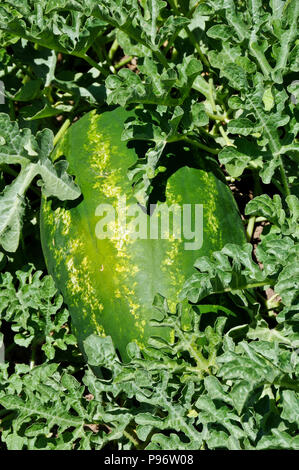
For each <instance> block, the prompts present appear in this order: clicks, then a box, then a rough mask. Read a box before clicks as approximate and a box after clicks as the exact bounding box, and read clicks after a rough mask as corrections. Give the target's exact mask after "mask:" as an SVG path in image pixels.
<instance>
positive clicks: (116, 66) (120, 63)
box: [114, 55, 133, 70]
mask: <svg viewBox="0 0 299 470" xmlns="http://www.w3.org/2000/svg"><path fill="white" fill-rule="evenodd" d="M132 59H133V56H132V55H130V56H129V57H125V58H124V59H123V60H121V61H120V62H118V64H115V65H114V68H115V70H118V69H120V68H121V67H124V66H125V65H127V64H129V63H130V62H131V60H132Z"/></svg>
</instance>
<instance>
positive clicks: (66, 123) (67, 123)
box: [53, 118, 71, 147]
mask: <svg viewBox="0 0 299 470" xmlns="http://www.w3.org/2000/svg"><path fill="white" fill-rule="evenodd" d="M70 125H71V120H70V119H69V118H68V119H66V120H65V121H64V123H63V124H62V126H61V127H60V129H59V131H58V132H57V134H56V135H55V137H54V140H53V145H54V147H55V145H56V144H57V142H58V141H59V140H60V139H61V137H62V136H63V135H64V133H65V132H66V130H67V129H68V128H69V127H70Z"/></svg>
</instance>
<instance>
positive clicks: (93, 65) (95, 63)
mask: <svg viewBox="0 0 299 470" xmlns="http://www.w3.org/2000/svg"><path fill="white" fill-rule="evenodd" d="M79 57H81V59H84V60H85V61H86V62H87V63H88V64H89V65H90V66H91V67H94V68H95V69H97V70H98V71H99V72H101V73H102V74H103V75H104V76H105V77H107V72H106V70H105V69H104V68H103V66H102V65H100V64H98V63H97V62H96V61H95V60H93V59H92V58H91V57H89V55H87V54H84V55H82V56H79Z"/></svg>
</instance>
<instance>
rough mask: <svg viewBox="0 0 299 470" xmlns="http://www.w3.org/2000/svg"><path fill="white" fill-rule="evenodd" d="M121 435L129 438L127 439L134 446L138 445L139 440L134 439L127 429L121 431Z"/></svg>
mask: <svg viewBox="0 0 299 470" xmlns="http://www.w3.org/2000/svg"><path fill="white" fill-rule="evenodd" d="M123 435H124V436H125V437H126V438H127V439H129V441H131V442H132V444H133V445H134V446H135V447H138V446H139V442H138V441H137V440H136V439H135V437H134V436H132V434H130V433H129V432H128V431H123Z"/></svg>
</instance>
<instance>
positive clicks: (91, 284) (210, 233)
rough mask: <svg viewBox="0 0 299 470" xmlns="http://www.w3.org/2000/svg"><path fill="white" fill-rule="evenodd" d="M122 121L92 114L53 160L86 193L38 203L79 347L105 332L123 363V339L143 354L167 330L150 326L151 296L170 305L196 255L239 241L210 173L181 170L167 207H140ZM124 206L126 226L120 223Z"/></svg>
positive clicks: (229, 207) (231, 212)
mask: <svg viewBox="0 0 299 470" xmlns="http://www.w3.org/2000/svg"><path fill="white" fill-rule="evenodd" d="M128 116H130V114H128V113H127V112H126V111H125V110H123V109H122V108H117V109H116V110H113V111H109V112H105V113H103V114H97V113H96V112H94V111H93V112H90V113H88V114H86V115H85V116H84V117H83V118H81V119H80V120H79V121H77V122H76V123H75V124H73V125H72V126H71V127H70V129H69V130H68V131H67V133H66V134H65V136H64V137H63V139H62V140H61V141H60V143H59V145H58V146H57V147H56V149H55V151H54V154H53V160H57V159H58V158H59V157H61V156H64V157H66V159H67V161H68V162H69V171H70V173H71V174H72V175H74V176H75V178H76V182H77V184H78V185H79V186H80V188H81V191H82V197H81V199H80V200H79V201H77V202H76V203H75V204H73V205H72V207H68V206H67V204H60V205H57V201H53V200H47V199H46V198H44V200H43V202H42V207H41V240H42V247H43V252H44V256H45V260H46V263H47V267H48V270H49V272H50V273H51V274H52V275H53V277H54V279H55V281H56V284H57V286H58V288H59V289H60V291H61V292H62V294H63V296H64V299H65V302H66V303H67V305H68V307H69V309H70V312H71V316H72V322H73V327H74V330H75V333H76V335H77V337H78V341H79V345H80V347H82V344H83V341H84V339H85V338H86V337H87V336H89V335H90V334H92V333H97V334H99V335H110V336H111V337H112V339H113V341H114V345H115V347H116V348H117V349H118V351H119V353H120V355H121V357H122V358H123V359H126V358H127V355H126V346H127V344H128V342H130V341H133V340H134V341H136V342H137V344H139V346H140V347H141V348H142V347H143V346H144V345H145V343H146V340H147V338H148V337H149V336H150V335H153V334H154V335H155V336H157V335H160V336H165V335H166V334H167V333H165V331H164V329H163V328H159V327H158V328H157V327H153V326H150V325H149V321H150V319H152V318H155V317H156V314H157V312H156V310H155V308H154V307H153V300H154V297H155V295H156V294H157V293H160V294H161V295H163V296H164V297H166V298H167V299H169V301H170V305H171V306H172V305H174V304H175V303H176V302H177V299H178V294H179V292H180V290H181V288H182V287H183V284H184V281H185V280H186V278H187V277H188V276H190V275H191V274H192V273H193V272H194V268H193V264H194V262H195V260H196V259H197V258H198V257H200V256H201V255H209V254H211V253H212V252H213V251H214V250H219V249H221V248H222V247H223V245H224V244H226V243H228V242H231V243H243V242H244V241H245V236H244V230H243V226H242V222H241V219H240V216H239V214H238V210H237V207H236V204H235V201H234V199H233V197H232V195H231V192H230V190H229V188H228V187H227V186H226V185H225V184H224V183H223V182H222V181H220V180H219V179H218V178H216V177H215V176H214V174H213V173H211V172H205V171H202V170H200V169H196V168H191V167H189V166H184V167H181V168H180V169H178V170H177V171H175V172H174V173H173V174H172V175H171V176H170V177H169V178H168V180H167V183H166V185H165V194H164V199H165V201H164V202H162V201H159V200H157V201H156V203H157V204H156V206H153V210H152V211H146V210H145V208H143V207H141V206H140V205H139V206H138V205H137V204H136V199H135V197H134V195H133V191H132V183H131V181H130V180H129V178H128V176H127V173H128V168H129V167H131V166H132V165H133V164H134V163H135V162H136V159H137V154H136V152H135V150H134V148H133V147H131V148H129V146H128V145H127V144H126V143H125V142H123V141H121V133H122V130H123V126H124V122H125V121H126V119H127V118H128ZM161 199H162V200H163V198H161ZM120 201H121V204H120ZM123 203H125V204H126V206H124V205H122V204H123ZM171 205H173V207H174V212H173V214H174V215H170V217H169V227H168V228H169V230H168V233H167V223H166V225H164V226H163V227H162V225H161V227H159V225H157V224H159V223H161V224H162V223H163V221H162V217H163V210H164V209H166V212H165V213H167V210H168V208H169V207H170V206H171ZM184 205H185V206H184ZM111 207H112V208H113V209H112V210H111V212H110V216H111V217H110V219H108V214H109V210H110V209H109V208H111ZM124 207H126V210H127V211H128V212H127V213H128V214H129V217H128V219H129V223H128V224H127V225H124V223H123V222H124V221H123V220H121V217H122V216H123V212H124ZM178 207H184V208H189V210H190V212H189V214H190V213H191V215H192V218H191V222H192V224H193V226H194V227H195V225H194V224H196V223H197V222H198V221H199V222H200V224H198V227H199V226H200V227H201V234H198V236H197V235H195V236H194V241H193V242H192V241H190V234H192V227H191V226H190V227H189V228H188V229H189V232H190V233H187V234H185V231H183V230H181V233H179V232H178V230H179V227H178V225H177V223H178V221H179V220H181V221H182V217H183V216H182V213H181V216H180V214H177V213H175V210H178ZM195 207H196V208H197V209H198V211H197V212H196V210H197V209H195ZM190 208H191V209H194V210H191V209H190ZM113 210H115V217H114V218H113ZM117 210H118V212H117ZM182 212H183V211H182ZM186 213H187V215H188V211H187V209H186ZM161 214H162V215H161ZM175 214H176V215H175ZM116 215H117V217H116ZM134 215H136V217H135V218H134ZM164 215H165V214H164ZM197 216H198V219H196V217H197ZM201 216H202V217H203V218H202V219H201V218H200V217H201ZM180 217H181V218H180ZM163 220H164V219H163ZM187 220H188V217H187V216H186V220H185V219H184V223H185V221H187ZM105 221H106V222H107V223H106V224H105V223H104V222H105ZM138 221H139V222H140V223H139V224H138V223H137V222H138ZM153 221H155V223H156V225H155V224H154V223H152V222H153ZM189 221H190V220H189ZM130 223H131V225H130ZM144 223H148V225H147V227H146V229H145V228H144ZM141 225H142V227H141ZM140 227H141V228H142V231H140ZM153 227H154V228H153ZM194 227H193V232H196V233H199V232H198V230H197V231H195V230H194ZM157 230H158V231H157ZM159 230H160V232H159ZM163 230H164V232H163ZM173 231H174V233H172V232H173ZM182 232H183V233H182ZM137 233H139V236H137V235H136V234H137ZM140 234H141V235H142V236H141V235H140Z"/></svg>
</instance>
